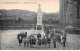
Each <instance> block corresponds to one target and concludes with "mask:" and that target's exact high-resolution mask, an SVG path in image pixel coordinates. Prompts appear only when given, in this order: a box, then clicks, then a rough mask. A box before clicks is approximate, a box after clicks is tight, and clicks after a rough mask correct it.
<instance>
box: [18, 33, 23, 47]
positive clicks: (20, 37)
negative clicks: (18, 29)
mask: <svg viewBox="0 0 80 51" xmlns="http://www.w3.org/2000/svg"><path fill="white" fill-rule="evenodd" d="M17 39H18V42H19V46H21V43H22V35H21V33H20V34H18V35H17Z"/></svg>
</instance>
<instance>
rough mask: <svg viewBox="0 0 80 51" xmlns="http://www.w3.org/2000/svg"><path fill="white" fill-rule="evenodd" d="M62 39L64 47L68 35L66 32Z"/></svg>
mask: <svg viewBox="0 0 80 51" xmlns="http://www.w3.org/2000/svg"><path fill="white" fill-rule="evenodd" d="M62 41H63V47H65V42H66V35H65V34H64V35H63V37H62Z"/></svg>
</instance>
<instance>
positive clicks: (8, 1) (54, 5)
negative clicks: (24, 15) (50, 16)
mask: <svg viewBox="0 0 80 51" xmlns="http://www.w3.org/2000/svg"><path fill="white" fill-rule="evenodd" d="M38 4H41V10H42V12H46V13H50V12H54V13H55V12H58V11H59V0H0V9H22V10H30V11H36V12H37V11H38Z"/></svg>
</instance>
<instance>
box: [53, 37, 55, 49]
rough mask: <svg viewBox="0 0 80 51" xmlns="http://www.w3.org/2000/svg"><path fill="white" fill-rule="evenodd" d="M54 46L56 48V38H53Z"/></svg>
mask: <svg viewBox="0 0 80 51" xmlns="http://www.w3.org/2000/svg"><path fill="white" fill-rule="evenodd" d="M53 44H54V48H56V37H55V36H54V38H53Z"/></svg>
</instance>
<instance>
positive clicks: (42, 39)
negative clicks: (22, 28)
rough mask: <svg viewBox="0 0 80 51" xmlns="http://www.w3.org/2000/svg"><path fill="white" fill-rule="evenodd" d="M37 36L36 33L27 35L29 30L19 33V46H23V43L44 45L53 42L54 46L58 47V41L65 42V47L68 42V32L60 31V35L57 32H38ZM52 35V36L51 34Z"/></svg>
mask: <svg viewBox="0 0 80 51" xmlns="http://www.w3.org/2000/svg"><path fill="white" fill-rule="evenodd" d="M36 35H37V38H36V37H35V36H34V35H31V36H29V37H27V32H25V33H19V34H18V35H17V39H18V42H19V46H21V43H23V44H24V47H26V46H27V47H28V46H30V47H38V46H39V47H42V46H48V47H50V45H52V44H53V46H54V48H56V42H59V43H61V44H63V47H65V42H66V34H63V33H60V34H59V35H56V34H55V33H53V32H52V33H51V34H50V32H49V31H47V32H46V33H45V35H44V36H43V35H42V34H40V33H39V34H36ZM49 35H50V36H49ZM51 42H52V43H51Z"/></svg>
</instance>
